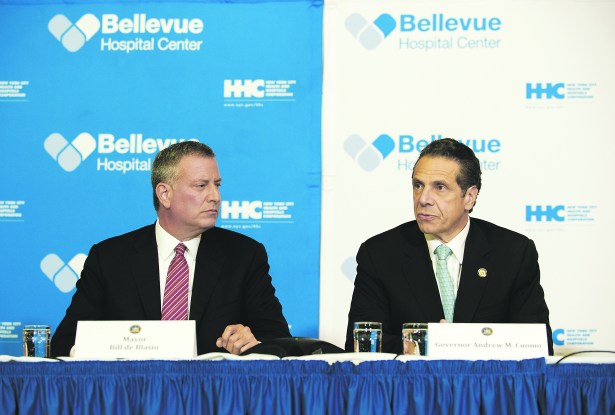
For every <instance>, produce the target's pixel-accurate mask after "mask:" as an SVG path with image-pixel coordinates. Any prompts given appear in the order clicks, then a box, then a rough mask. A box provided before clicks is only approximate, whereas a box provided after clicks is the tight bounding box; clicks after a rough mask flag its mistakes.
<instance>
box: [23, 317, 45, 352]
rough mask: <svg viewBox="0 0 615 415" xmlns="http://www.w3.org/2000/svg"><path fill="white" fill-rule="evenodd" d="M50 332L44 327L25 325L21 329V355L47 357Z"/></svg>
mask: <svg viewBox="0 0 615 415" xmlns="http://www.w3.org/2000/svg"><path fill="white" fill-rule="evenodd" d="M50 340H51V330H50V329H49V326H45V325H39V324H36V325H27V326H24V328H23V355H24V356H30V357H49V346H50V343H51V342H50Z"/></svg>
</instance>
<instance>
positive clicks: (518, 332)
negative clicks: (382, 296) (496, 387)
mask: <svg viewBox="0 0 615 415" xmlns="http://www.w3.org/2000/svg"><path fill="white" fill-rule="evenodd" d="M427 330H428V340H427V356H429V357H430V358H433V357H435V358H442V359H481V360H488V359H498V360H517V359H531V358H537V357H546V356H548V355H549V349H548V346H547V331H546V327H545V325H544V324H502V323H497V324H495V323H494V324H489V323H429V325H428V329H427Z"/></svg>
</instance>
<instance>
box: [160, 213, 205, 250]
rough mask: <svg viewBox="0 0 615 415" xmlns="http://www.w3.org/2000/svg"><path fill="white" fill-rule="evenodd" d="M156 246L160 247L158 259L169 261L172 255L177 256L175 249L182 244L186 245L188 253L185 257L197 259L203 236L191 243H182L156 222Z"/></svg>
mask: <svg viewBox="0 0 615 415" xmlns="http://www.w3.org/2000/svg"><path fill="white" fill-rule="evenodd" d="M155 229H156V244H157V245H158V257H159V258H161V259H163V260H164V259H167V258H169V257H170V256H172V255H175V247H176V246H177V244H178V243H180V242H182V243H183V244H184V245H186V252H185V253H184V255H188V256H189V257H192V258H196V253H197V251H198V249H199V243H200V242H201V235H200V234H199V235H197V236H196V237H194V238H192V239H190V240H189V241H180V240H178V239H176V238H175V237H174V236H173V235H171V234H170V233H168V232H167V231H165V230H164V228H163V227H162V226H160V223H159V222H158V221H156V226H155Z"/></svg>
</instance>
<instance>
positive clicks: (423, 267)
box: [402, 222, 444, 322]
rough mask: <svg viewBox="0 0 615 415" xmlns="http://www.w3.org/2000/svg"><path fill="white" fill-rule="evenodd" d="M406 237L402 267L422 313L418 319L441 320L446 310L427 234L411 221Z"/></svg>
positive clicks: (410, 291) (409, 288) (410, 290)
mask: <svg viewBox="0 0 615 415" xmlns="http://www.w3.org/2000/svg"><path fill="white" fill-rule="evenodd" d="M404 239H405V240H406V242H407V243H406V244H405V245H404V246H403V247H402V254H403V256H404V262H403V266H402V268H403V272H404V279H405V281H406V282H407V283H408V290H409V291H408V292H409V293H411V294H412V296H413V297H414V301H415V302H416V304H417V305H418V309H419V310H420V313H421V314H422V315H421V316H420V318H419V319H418V320H417V321H427V322H429V321H439V320H440V318H444V310H443V309H442V302H441V301H440V293H439V291H438V283H437V282H436V276H435V274H434V271H433V265H432V262H431V259H430V256H429V251H428V249H427V242H426V241H425V235H424V234H423V233H422V232H421V231H420V229H419V227H418V225H417V223H416V222H411V223H410V227H409V229H408V231H407V232H405V233H404ZM413 309H416V308H413Z"/></svg>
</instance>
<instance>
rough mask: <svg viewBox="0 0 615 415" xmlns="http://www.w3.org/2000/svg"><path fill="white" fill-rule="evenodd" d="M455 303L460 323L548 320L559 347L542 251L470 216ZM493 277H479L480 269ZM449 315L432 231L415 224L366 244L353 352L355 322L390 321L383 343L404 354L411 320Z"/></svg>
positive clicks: (349, 341) (360, 257)
mask: <svg viewBox="0 0 615 415" xmlns="http://www.w3.org/2000/svg"><path fill="white" fill-rule="evenodd" d="M470 220H471V224H470V231H469V233H468V237H467V239H466V245H465V251H464V258H463V264H462V267H461V278H460V281H459V289H458V291H457V300H456V301H455V312H454V317H453V321H454V322H456V323H546V325H547V333H546V334H545V335H546V336H547V338H548V345H549V353H550V354H552V351H553V341H552V338H551V328H550V326H549V309H548V308H547V304H546V302H545V299H544V292H543V290H542V287H541V285H540V269H539V266H538V253H537V251H536V246H535V245H534V242H532V240H531V239H528V238H527V237H525V236H523V235H521V234H519V233H516V232H513V231H511V230H508V229H505V228H502V227H500V226H497V225H494V224H492V223H489V222H486V221H483V220H480V219H475V218H471V219H470ZM480 268H484V269H485V270H487V276H486V277H484V278H481V277H479V276H478V270H479V269H480ZM443 318H444V310H443V308H442V303H441V301H440V294H439V292H438V284H437V282H436V277H435V274H434V271H433V265H432V262H431V259H430V256H429V252H428V248H427V242H426V241H425V235H424V234H423V233H422V232H421V230H420V229H419V227H418V224H417V223H416V221H412V222H407V223H404V224H402V225H400V226H398V227H396V228H393V229H391V230H388V231H386V232H384V233H381V234H379V235H376V236H374V237H372V238H370V239H368V240H367V241H366V242H364V243H363V244H362V245H361V247H360V248H359V252H358V253H357V276H356V279H355V287H354V292H353V296H352V303H351V306H350V312H349V314H348V328H347V333H346V350H348V351H352V350H353V337H352V325H353V322H355V321H379V322H382V324H383V347H382V351H383V352H387V353H398V354H399V353H401V352H402V342H401V327H402V324H403V323H407V322H417V323H423V322H438V321H440V319H443Z"/></svg>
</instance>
